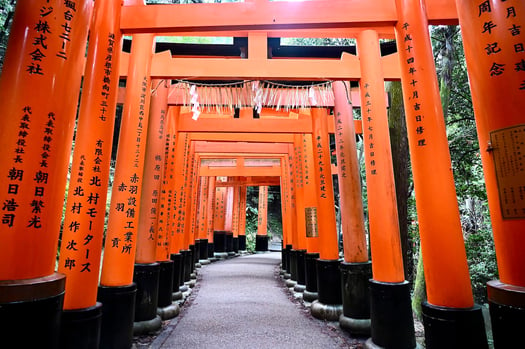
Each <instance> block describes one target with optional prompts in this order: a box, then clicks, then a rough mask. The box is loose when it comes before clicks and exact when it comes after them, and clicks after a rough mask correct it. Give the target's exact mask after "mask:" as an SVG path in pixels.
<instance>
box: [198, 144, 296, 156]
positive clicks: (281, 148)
mask: <svg viewBox="0 0 525 349" xmlns="http://www.w3.org/2000/svg"><path fill="white" fill-rule="evenodd" d="M195 152H196V153H216V152H220V153H242V154H245V155H246V156H249V154H251V153H265V154H287V153H288V143H254V142H206V141H196V142H195Z"/></svg>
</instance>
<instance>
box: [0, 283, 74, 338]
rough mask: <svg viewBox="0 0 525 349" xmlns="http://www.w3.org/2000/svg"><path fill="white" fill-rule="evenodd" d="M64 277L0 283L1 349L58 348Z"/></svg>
mask: <svg viewBox="0 0 525 349" xmlns="http://www.w3.org/2000/svg"><path fill="white" fill-rule="evenodd" d="M65 281H66V278H65V276H64V275H62V274H59V273H54V274H52V275H50V276H45V277H41V278H35V279H24V280H1V281H0V324H1V325H0V326H1V327H0V328H1V331H0V332H1V333H2V336H1V343H2V344H1V345H0V346H1V347H4V346H5V347H6V348H44V347H45V348H58V345H59V341H60V322H61V318H62V306H63V304H64V288H65Z"/></svg>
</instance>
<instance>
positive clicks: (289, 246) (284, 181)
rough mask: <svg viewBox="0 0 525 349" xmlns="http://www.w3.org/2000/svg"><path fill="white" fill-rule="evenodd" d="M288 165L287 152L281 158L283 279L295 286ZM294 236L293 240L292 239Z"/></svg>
mask: <svg viewBox="0 0 525 349" xmlns="http://www.w3.org/2000/svg"><path fill="white" fill-rule="evenodd" d="M289 168H290V165H289V157H288V154H286V155H285V156H283V157H282V158H281V216H282V224H283V243H284V245H285V246H286V252H285V258H286V260H285V264H286V269H285V271H284V279H285V280H286V282H285V283H286V286H287V287H295V285H296V284H297V281H296V280H294V279H292V268H293V265H294V263H293V254H294V253H295V243H296V236H294V233H293V226H292V217H291V216H292V213H291V191H290V170H289ZM294 238H295V240H294ZM294 278H296V275H295V271H294Z"/></svg>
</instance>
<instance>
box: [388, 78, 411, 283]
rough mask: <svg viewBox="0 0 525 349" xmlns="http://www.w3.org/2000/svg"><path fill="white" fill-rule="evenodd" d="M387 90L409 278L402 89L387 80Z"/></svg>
mask: <svg viewBox="0 0 525 349" xmlns="http://www.w3.org/2000/svg"><path fill="white" fill-rule="evenodd" d="M387 91H388V93H389V95H390V110H389V113H388V119H389V128H390V143H391V148H392V163H393V167H394V180H395V185H396V200H397V212H398V218H399V234H400V237H401V249H402V253H403V264H404V267H405V268H404V269H405V279H406V280H408V281H409V282H411V281H412V274H413V269H414V267H413V258H412V242H411V238H410V236H409V235H408V225H409V224H410V222H409V219H408V206H407V205H408V197H409V195H410V189H409V188H410V187H409V184H410V167H409V160H410V159H409V153H408V138H407V130H406V120H405V112H404V108H403V92H402V90H401V82H399V81H395V82H389V83H388V84H387Z"/></svg>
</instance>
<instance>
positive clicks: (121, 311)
mask: <svg viewBox="0 0 525 349" xmlns="http://www.w3.org/2000/svg"><path fill="white" fill-rule="evenodd" d="M136 294H137V285H135V284H134V283H133V284H131V285H126V286H111V287H110V286H99V287H98V295H97V300H98V301H99V302H101V303H102V325H101V331H100V349H129V348H131V344H132V341H133V318H134V316H135V296H136Z"/></svg>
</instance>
